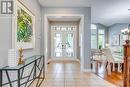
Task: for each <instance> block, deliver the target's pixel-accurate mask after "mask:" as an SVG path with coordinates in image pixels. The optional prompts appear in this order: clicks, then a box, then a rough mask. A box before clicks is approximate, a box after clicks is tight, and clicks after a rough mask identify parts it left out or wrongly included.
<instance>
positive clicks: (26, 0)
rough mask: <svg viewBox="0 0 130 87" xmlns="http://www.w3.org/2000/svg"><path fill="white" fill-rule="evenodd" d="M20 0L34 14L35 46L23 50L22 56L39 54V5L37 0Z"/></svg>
mask: <svg viewBox="0 0 130 87" xmlns="http://www.w3.org/2000/svg"><path fill="white" fill-rule="evenodd" d="M21 2H22V3H23V4H24V5H25V6H26V7H27V8H28V9H29V10H30V11H31V12H33V14H34V15H35V48H34V49H30V50H24V57H25V58H27V57H29V56H32V55H40V54H43V53H41V28H42V26H41V25H42V23H41V21H42V19H41V7H40V4H39V3H38V1H37V0H21Z"/></svg>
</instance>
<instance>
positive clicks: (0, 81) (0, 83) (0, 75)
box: [0, 70, 2, 87]
mask: <svg viewBox="0 0 130 87" xmlns="http://www.w3.org/2000/svg"><path fill="white" fill-rule="evenodd" d="M0 87H2V70H0Z"/></svg>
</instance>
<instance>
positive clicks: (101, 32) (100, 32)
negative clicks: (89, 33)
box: [98, 29, 105, 48]
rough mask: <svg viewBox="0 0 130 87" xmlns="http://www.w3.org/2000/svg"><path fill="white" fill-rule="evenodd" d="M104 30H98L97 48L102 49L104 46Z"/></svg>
mask: <svg viewBox="0 0 130 87" xmlns="http://www.w3.org/2000/svg"><path fill="white" fill-rule="evenodd" d="M104 45H105V30H104V29H99V30H98V48H104V47H105V46H104Z"/></svg>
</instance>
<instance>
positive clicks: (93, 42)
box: [91, 24, 97, 49]
mask: <svg viewBox="0 0 130 87" xmlns="http://www.w3.org/2000/svg"><path fill="white" fill-rule="evenodd" d="M91 49H97V26H96V25H94V24H91Z"/></svg>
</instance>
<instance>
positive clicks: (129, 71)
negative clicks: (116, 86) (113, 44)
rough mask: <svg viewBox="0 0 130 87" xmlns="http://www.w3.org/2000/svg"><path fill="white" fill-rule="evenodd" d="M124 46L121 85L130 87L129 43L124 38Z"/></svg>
mask: <svg viewBox="0 0 130 87" xmlns="http://www.w3.org/2000/svg"><path fill="white" fill-rule="evenodd" d="M123 46H124V71H123V87H130V43H129V40H126V44H125V45H123Z"/></svg>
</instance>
